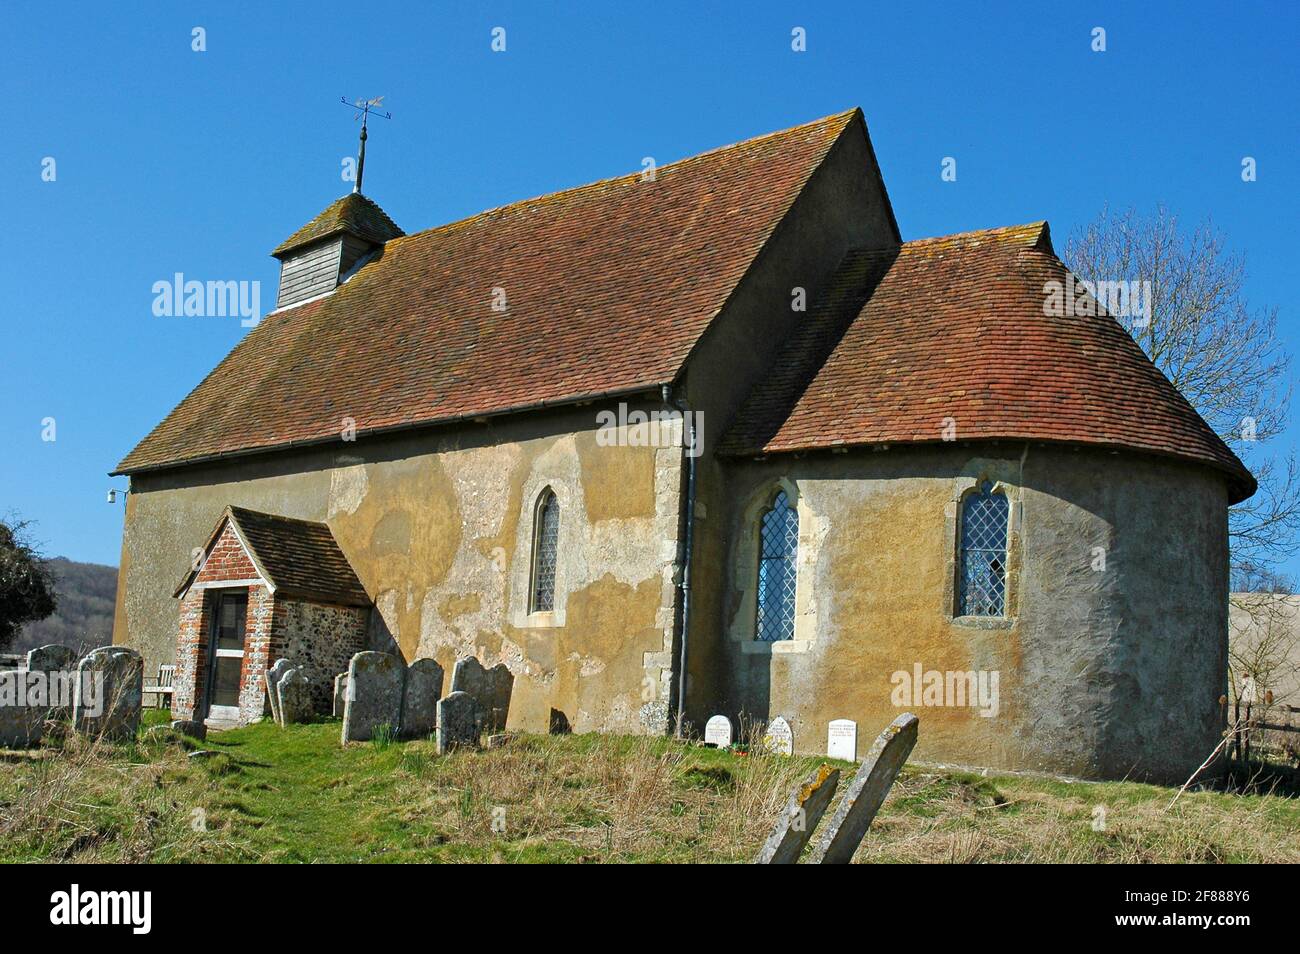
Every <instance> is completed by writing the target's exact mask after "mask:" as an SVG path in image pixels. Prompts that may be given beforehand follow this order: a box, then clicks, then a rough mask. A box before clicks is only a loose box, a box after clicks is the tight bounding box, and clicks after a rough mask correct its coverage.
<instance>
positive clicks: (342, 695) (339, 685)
mask: <svg viewBox="0 0 1300 954" xmlns="http://www.w3.org/2000/svg"><path fill="white" fill-rule="evenodd" d="M347 698H348V674H347V673H345V672H341V673H339V674H338V675H337V676H335V677H334V706H333V708H332V709H331V710H330V715H332V716H334V718H336V719H342V718H343V706H344V704H345V703H346V702H347Z"/></svg>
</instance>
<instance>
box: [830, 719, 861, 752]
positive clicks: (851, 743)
mask: <svg viewBox="0 0 1300 954" xmlns="http://www.w3.org/2000/svg"><path fill="white" fill-rule="evenodd" d="M826 755H827V756H828V757H829V758H832V759H844V760H845V761H846V762H856V761H857V760H858V724H857V723H856V722H854V721H853V720H852V719H832V720H831V722H830V724H829V725H827V727H826Z"/></svg>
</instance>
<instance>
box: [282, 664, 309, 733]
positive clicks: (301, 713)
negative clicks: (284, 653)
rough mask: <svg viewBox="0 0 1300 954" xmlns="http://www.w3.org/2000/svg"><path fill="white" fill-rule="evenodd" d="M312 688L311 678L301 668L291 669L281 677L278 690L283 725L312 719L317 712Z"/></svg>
mask: <svg viewBox="0 0 1300 954" xmlns="http://www.w3.org/2000/svg"><path fill="white" fill-rule="evenodd" d="M311 688H312V687H311V680H310V679H308V678H307V673H306V672H304V671H303V670H301V669H290V670H289V671H288V672H286V673H285V674H284V675H283V676H281V677H280V682H279V685H277V686H276V691H277V694H278V695H279V696H280V724H281V725H296V724H298V723H300V722H310V721H311V717H312V716H313V715H314V714H315V707H314V705H313V701H312V692H311Z"/></svg>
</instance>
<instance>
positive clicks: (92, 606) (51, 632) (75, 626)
mask: <svg viewBox="0 0 1300 954" xmlns="http://www.w3.org/2000/svg"><path fill="white" fill-rule="evenodd" d="M50 568H51V569H52V570H53V571H54V579H55V590H56V592H57V593H58V596H59V606H58V609H56V610H55V611H54V615H53V616H50V617H47V618H46V619H43V620H40V621H39V622H35V623H28V624H27V625H26V626H24V627H23V628H22V629H21V630H20V631H19V633H18V638H17V639H16V640H15V641H14V644H13V646H12V647H11V648H9V649H7V650H5V651H6V652H11V653H25V652H27V650H29V649H35V648H36V647H37V646H44V645H45V644H46V643H62V644H63V645H65V646H71V647H72V648H74V649H82V648H86V649H90V648H93V647H95V646H106V645H108V644H109V643H111V642H112V641H113V605H114V602H115V601H116V599H117V567H115V566H102V565H100V564H98V563H76V562H74V561H72V560H68V559H65V558H64V557H55V558H54V559H52V560H50Z"/></svg>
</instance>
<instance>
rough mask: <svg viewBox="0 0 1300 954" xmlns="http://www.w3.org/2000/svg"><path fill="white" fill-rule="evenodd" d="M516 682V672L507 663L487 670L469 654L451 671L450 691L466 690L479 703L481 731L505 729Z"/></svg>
mask: <svg viewBox="0 0 1300 954" xmlns="http://www.w3.org/2000/svg"><path fill="white" fill-rule="evenodd" d="M514 685H515V677H514V674H513V673H512V672H511V671H510V667H508V666H507V665H506V664H505V663H497V664H496V665H495V666H493V667H492V668H491V669H485V668H484V666H483V664H482V663H481V662H479V661H478V660H477V659H476V658H474V657H473V656H467V657H465V658H464V659H459V660H457V661H456V667H455V668H454V669H453V670H452V671H451V691H452V692H466V693H469V695H470V696H471V697H473V699H474V702H475V704H476V705H477V706H478V712H477V716H476V718H477V719H478V722H479V729H480V730H481V731H487V732H502V731H504V730H505V727H506V717H507V716H508V715H509V712H510V695H511V693H512V692H513V691H514Z"/></svg>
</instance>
